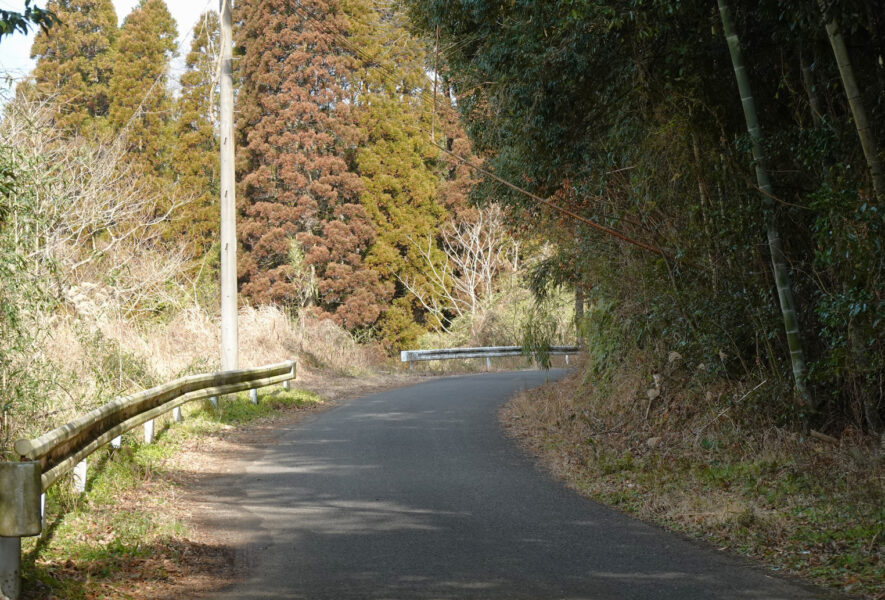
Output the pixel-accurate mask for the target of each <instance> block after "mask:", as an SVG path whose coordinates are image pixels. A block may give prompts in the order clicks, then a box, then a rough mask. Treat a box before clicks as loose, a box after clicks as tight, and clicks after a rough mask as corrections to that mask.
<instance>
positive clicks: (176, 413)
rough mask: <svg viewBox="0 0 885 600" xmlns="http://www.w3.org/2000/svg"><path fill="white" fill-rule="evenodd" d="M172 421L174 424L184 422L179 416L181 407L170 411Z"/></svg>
mask: <svg viewBox="0 0 885 600" xmlns="http://www.w3.org/2000/svg"><path fill="white" fill-rule="evenodd" d="M172 420H173V421H175V422H176V423H181V422H182V421H184V418H183V417H182V416H181V407H180V406H176V407H175V408H173V409H172Z"/></svg>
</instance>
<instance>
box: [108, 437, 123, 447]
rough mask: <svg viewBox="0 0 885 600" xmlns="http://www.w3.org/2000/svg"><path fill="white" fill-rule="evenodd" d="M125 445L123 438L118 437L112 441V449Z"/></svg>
mask: <svg viewBox="0 0 885 600" xmlns="http://www.w3.org/2000/svg"><path fill="white" fill-rule="evenodd" d="M122 445H123V436H122V435H118V436H117V437H115V438H114V439H112V440H111V448H119V447H120V446H122Z"/></svg>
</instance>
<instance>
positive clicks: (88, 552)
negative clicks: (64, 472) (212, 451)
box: [22, 388, 322, 600]
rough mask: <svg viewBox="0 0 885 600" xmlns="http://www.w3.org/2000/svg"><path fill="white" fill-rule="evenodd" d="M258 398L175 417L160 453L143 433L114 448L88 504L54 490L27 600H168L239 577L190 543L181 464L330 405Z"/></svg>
mask: <svg viewBox="0 0 885 600" xmlns="http://www.w3.org/2000/svg"><path fill="white" fill-rule="evenodd" d="M259 395H260V402H259V403H258V404H252V403H251V401H250V399H249V394H248V393H241V394H238V395H236V396H231V397H228V398H225V399H223V400H222V402H221V405H220V410H215V409H213V408H211V407H210V406H202V405H197V404H193V405H190V406H187V407H185V408H184V413H185V414H184V416H185V419H184V422H183V423H180V424H172V423H171V422H170V421H169V419H168V417H167V419H166V420H165V421H163V422H158V423H157V429H158V435H157V436H156V439H155V441H154V443H153V444H145V443H144V442H143V440H142V439H141V437H140V436H138V435H136V434H137V433H140V428H136V429H135V430H133V431H131V432H129V433H128V434H126V435H124V439H123V445H122V447H121V448H119V449H117V450H114V449H112V448H109V447H106V448H104V449H102V450H100V451H98V452H96V453H94V454H93V455H92V456H91V457H90V458H89V463H90V464H89V475H88V478H87V483H86V493H85V494H76V493H75V492H73V491H72V487H71V484H70V480H69V479H68V480H62V481H60V482H58V483H56V485H54V486H53V487H52V488H50V490H49V492H48V494H47V499H46V518H45V521H44V531H43V535H41V536H40V537H36V538H27V539H26V540H24V543H23V561H22V563H23V564H22V567H23V575H24V587H25V594H24V598H26V599H29V600H37V599H41V600H43V599H56V598H57V599H64V600H91V599H97V598H109V599H110V598H131V599H139V600H140V599H144V598H164V597H167V598H168V597H174V596H176V595H179V594H176V593H175V590H177V589H179V590H180V589H181V586H187V585H188V584H189V582H190V584H191V585H193V584H194V581H193V579H194V578H201V577H202V578H203V579H204V580H205V581H204V582H203V583H202V584H198V585H199V586H200V587H207V588H211V587H212V585H213V580H214V579H215V577H213V574H217V573H221V572H223V571H225V570H226V569H228V568H229V567H230V564H231V561H232V557H231V555H230V550H229V549H228V548H225V547H223V546H217V545H210V544H205V543H200V542H197V541H194V540H193V539H191V535H190V534H191V532H189V530H188V528H187V526H186V520H187V514H185V512H184V510H183V509H182V507H181V506H180V503H178V502H177V501H176V500H177V496H178V490H177V487H176V484H175V483H174V482H173V480H174V477H172V476H171V475H172V474H173V473H172V471H174V469H175V465H174V459H175V455H176V452H177V451H178V450H179V449H180V448H181V447H182V445H183V444H185V443H186V442H188V441H191V440H194V439H195V438H197V437H199V436H205V435H212V434H216V433H219V432H223V431H225V430H227V429H231V428H234V427H238V426H241V425H244V424H247V423H252V422H256V421H261V420H266V419H269V418H271V417H273V416H275V415H277V414H280V413H281V412H282V411H291V410H301V409H306V408H309V407H313V406H316V405H318V404H320V403H321V402H322V401H321V400H320V398H319V397H318V396H316V395H314V394H312V393H310V392H305V391H299V390H291V391H288V390H283V389H279V388H276V389H272V390H270V389H268V390H265V391H261V390H260V391H259ZM179 597H180V595H179Z"/></svg>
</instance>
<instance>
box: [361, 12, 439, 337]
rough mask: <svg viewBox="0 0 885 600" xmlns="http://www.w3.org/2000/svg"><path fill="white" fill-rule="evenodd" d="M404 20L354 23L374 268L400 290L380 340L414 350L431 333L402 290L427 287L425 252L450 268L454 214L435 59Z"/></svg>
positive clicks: (389, 17)
mask: <svg viewBox="0 0 885 600" xmlns="http://www.w3.org/2000/svg"><path fill="white" fill-rule="evenodd" d="M357 9H358V7H354V12H357ZM403 18H404V15H402V14H401V13H399V12H397V11H395V10H391V9H380V10H365V9H364V10H363V11H361V13H357V14H354V15H352V27H353V37H354V44H355V45H356V46H357V47H359V48H360V49H361V52H360V54H361V56H362V57H363V58H364V60H363V61H361V67H362V69H361V72H360V75H359V82H360V90H361V94H360V96H359V98H358V99H357V106H358V114H359V123H360V126H361V128H362V130H363V132H364V135H365V137H366V141H365V143H364V144H363V145H362V146H361V148H360V150H359V151H358V153H357V164H358V167H359V173H360V177H361V178H362V180H363V185H364V191H363V194H362V203H363V206H364V207H365V209H366V212H367V214H368V215H369V216H370V218H371V219H372V221H373V223H374V225H375V227H376V228H377V230H378V235H377V238H376V239H375V242H374V243H373V245H372V247H371V248H370V250H369V253H368V255H367V257H366V263H367V264H369V265H371V266H372V268H373V269H375V270H376V271H377V272H378V273H379V275H380V276H381V277H382V278H383V279H384V280H386V281H390V282H392V283H395V284H396V293H395V298H394V300H393V302H392V303H391V304H390V306H388V307H387V308H386V309H385V311H384V313H383V314H382V317H381V320H380V322H379V333H380V334H381V336H382V337H383V339H384V341H385V342H386V343H387V344H388V345H390V346H393V347H405V346H410V345H413V344H414V343H415V342H416V338H417V336H418V335H420V334H421V333H423V332H424V328H423V327H422V326H421V325H420V324H419V322H420V321H421V310H420V308H419V305H418V303H417V300H416V298H415V296H414V295H413V294H411V293H409V292H408V291H407V290H405V289H404V286H403V285H402V284H401V283H400V282H401V281H403V280H408V281H409V282H410V284H411V285H416V286H419V287H420V286H421V285H422V281H423V280H424V271H425V270H426V269H427V264H426V259H425V257H424V256H423V255H422V253H421V250H426V249H427V248H428V247H429V248H431V250H432V252H433V255H435V256H436V257H437V258H438V259H439V261H440V262H442V261H443V259H444V255H443V253H442V252H441V251H440V250H438V249H437V244H436V237H437V235H438V231H439V229H440V225H441V223H442V222H443V220H444V219H445V217H446V216H447V214H448V211H447V210H446V208H445V207H444V206H443V205H442V204H441V203H440V201H439V194H438V189H437V188H438V184H439V179H438V177H437V173H436V162H437V158H438V155H439V152H438V150H437V149H436V148H434V147H433V145H432V144H431V143H430V133H429V131H430V127H431V120H432V119H431V110H432V108H433V107H432V106H431V104H430V103H429V102H428V98H429V96H427V95H426V94H425V92H426V91H428V90H427V85H428V84H429V83H430V80H429V79H428V78H427V76H426V73H425V71H424V69H425V66H426V64H427V56H426V52H425V51H424V48H423V45H422V44H421V43H419V41H418V40H417V39H415V38H414V37H412V36H410V35H409V34H408V32H407V30H406V28H405V22H404V20H403ZM369 57H371V58H372V60H368V58H369ZM419 248H420V249H421V250H419ZM428 292H429V293H431V292H430V291H429V290H428ZM416 321H417V322H416Z"/></svg>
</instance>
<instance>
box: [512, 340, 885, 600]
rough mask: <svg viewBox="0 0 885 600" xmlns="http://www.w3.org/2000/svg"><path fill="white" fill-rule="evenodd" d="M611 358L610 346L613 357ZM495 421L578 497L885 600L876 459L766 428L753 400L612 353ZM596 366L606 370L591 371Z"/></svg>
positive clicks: (688, 367)
mask: <svg viewBox="0 0 885 600" xmlns="http://www.w3.org/2000/svg"><path fill="white" fill-rule="evenodd" d="M619 346H620V347H622V348H623V345H619ZM590 354H591V358H589V359H587V363H586V364H584V365H582V366H581V367H580V368H578V369H576V371H575V372H574V373H573V374H572V375H571V376H569V378H567V379H565V380H563V381H561V382H558V383H555V384H551V385H549V386H547V387H545V388H541V389H539V390H534V391H530V392H525V393H523V394H521V395H520V396H518V397H517V398H515V399H514V400H513V401H511V402H510V403H509V404H508V405H507V406H506V407H505V408H504V409H503V410H502V413H501V419H502V422H503V423H504V425H505V427H506V428H507V429H508V431H509V433H510V434H511V435H513V436H514V437H516V438H517V439H519V440H520V442H521V443H522V444H524V445H525V446H526V448H528V449H529V450H530V451H531V452H533V453H534V454H536V455H537V456H538V457H539V459H540V460H541V462H542V464H543V465H544V466H545V467H546V468H548V469H550V470H551V471H552V472H553V473H554V474H555V475H556V476H557V477H558V478H560V479H562V480H563V481H565V482H566V483H567V484H568V485H569V486H570V487H572V488H574V489H575V490H576V491H578V492H580V493H581V494H583V495H585V496H587V497H589V498H592V499H594V500H597V501H599V502H602V503H604V504H608V505H610V506H612V507H614V508H616V509H618V510H620V511H623V512H625V513H628V514H632V515H635V516H637V517H639V518H641V519H643V520H645V521H649V522H652V523H656V524H658V525H661V526H664V527H666V528H668V529H672V530H674V531H677V532H680V533H683V534H685V535H689V536H692V537H697V538H700V539H703V540H705V541H707V542H709V543H710V544H712V545H714V546H715V547H716V548H718V549H719V550H721V551H727V552H733V553H738V554H743V555H746V556H750V557H753V558H756V559H758V560H760V562H761V563H762V564H764V565H765V566H766V567H768V568H770V569H771V570H772V571H774V572H777V573H783V574H791V575H799V576H801V577H803V578H806V579H808V580H809V581H813V582H815V583H818V584H820V585H823V586H827V587H832V588H835V589H838V590H840V591H843V592H846V593H848V594H849V595H850V596H851V597H858V598H867V599H871V600H881V599H882V598H885V485H883V482H885V448H883V447H882V446H881V444H880V442H879V441H878V440H877V439H875V438H870V437H869V436H866V435H864V434H863V432H861V431H858V430H853V431H851V430H850V431H844V432H843V434H842V437H841V438H840V439H836V438H833V437H830V436H827V435H823V434H821V433H820V432H817V431H813V432H812V433H803V432H802V431H797V430H796V429H794V428H792V427H788V426H783V425H777V424H774V423H773V422H772V419H771V415H770V414H768V413H769V410H770V408H769V407H768V406H766V404H765V401H764V398H765V392H764V389H765V386H767V385H769V382H766V381H761V382H758V383H755V384H754V385H747V384H741V383H737V382H725V381H722V380H721V379H719V378H717V377H715V376H714V375H711V373H710V371H709V369H708V368H707V367H706V365H703V364H699V363H695V362H691V361H686V360H685V359H684V358H683V357H681V356H680V355H678V353H675V352H672V351H671V352H667V351H666V349H663V348H661V349H659V354H658V360H657V361H656V363H655V364H652V365H649V364H647V363H643V361H642V360H641V358H640V355H638V354H637V353H635V352H634V353H625V352H623V351H620V350H617V349H615V350H614V351H613V354H612V355H611V356H610V357H609V358H608V359H606V360H605V361H601V360H600V359H599V357H598V356H597V357H596V358H595V359H594V358H592V355H593V352H592V351H591V353H590ZM602 365H606V366H602Z"/></svg>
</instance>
